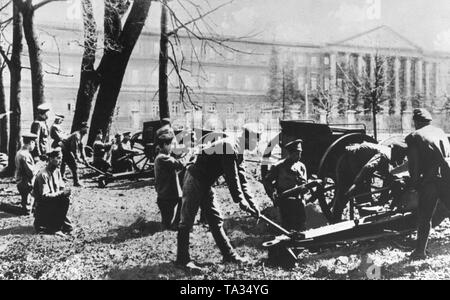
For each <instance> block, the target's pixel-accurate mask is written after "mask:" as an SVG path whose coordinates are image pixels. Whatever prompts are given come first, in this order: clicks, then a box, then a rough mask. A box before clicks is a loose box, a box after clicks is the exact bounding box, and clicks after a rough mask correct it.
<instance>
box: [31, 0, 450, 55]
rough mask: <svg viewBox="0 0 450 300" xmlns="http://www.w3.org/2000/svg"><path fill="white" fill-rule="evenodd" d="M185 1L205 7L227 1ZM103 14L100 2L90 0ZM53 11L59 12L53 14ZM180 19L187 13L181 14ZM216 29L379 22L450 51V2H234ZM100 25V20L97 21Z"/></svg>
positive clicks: (291, 29)
mask: <svg viewBox="0 0 450 300" xmlns="http://www.w3.org/2000/svg"><path fill="white" fill-rule="evenodd" d="M79 1H80V0H68V1H67V3H52V4H49V5H48V6H47V7H45V8H43V9H42V10H41V11H38V13H37V20H38V21H39V20H41V21H42V20H46V21H47V20H51V21H55V22H60V21H63V22H80V10H79V5H80V4H79ZM189 1H194V2H195V3H197V4H198V5H199V6H200V7H201V9H202V10H203V11H208V10H209V9H210V8H214V7H216V6H218V5H220V4H223V3H228V2H230V0H171V1H170V6H171V7H173V8H174V10H176V11H178V12H182V11H183V10H182V9H181V5H180V3H183V4H184V5H185V7H191V9H190V11H191V12H193V10H192V8H193V7H192V5H191V4H189ZM93 2H94V4H95V7H96V10H97V11H98V12H97V16H98V17H101V13H100V12H101V7H102V0H93ZM55 12H57V13H55ZM159 15H160V6H159V5H158V4H157V3H153V4H152V7H151V12H150V17H149V19H148V21H147V27H148V28H152V29H157V28H158V25H159ZM180 18H181V19H183V20H188V19H189V16H188V15H187V14H185V13H180ZM207 21H208V23H209V24H211V25H212V26H213V27H214V28H215V31H216V32H218V33H221V34H226V35H234V36H254V37H255V38H259V39H264V40H269V41H289V42H298V43H301V42H308V43H317V44H322V43H327V42H334V41H339V40H342V39H345V38H346V37H349V36H352V35H354V34H358V33H360V32H363V31H365V30H369V29H372V28H375V27H376V26H379V25H388V26H390V27H391V28H392V29H394V30H395V31H397V32H398V33H400V34H401V35H403V36H404V37H406V38H407V39H409V40H411V41H412V42H414V43H416V44H418V45H420V46H421V47H423V48H424V49H426V50H441V51H448V52H450V1H448V0H432V1H430V0H234V1H232V3H231V4H229V5H227V6H225V7H223V8H221V9H220V10H218V11H217V12H215V13H214V14H212V15H210V16H209V17H208V19H207ZM99 23H100V24H101V22H99Z"/></svg>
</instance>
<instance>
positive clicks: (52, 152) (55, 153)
mask: <svg viewBox="0 0 450 300" xmlns="http://www.w3.org/2000/svg"><path fill="white" fill-rule="evenodd" d="M61 153H62V150H61V147H57V148H53V149H50V151H49V152H47V154H46V155H47V156H48V157H49V158H55V157H57V156H58V155H60V154H61Z"/></svg>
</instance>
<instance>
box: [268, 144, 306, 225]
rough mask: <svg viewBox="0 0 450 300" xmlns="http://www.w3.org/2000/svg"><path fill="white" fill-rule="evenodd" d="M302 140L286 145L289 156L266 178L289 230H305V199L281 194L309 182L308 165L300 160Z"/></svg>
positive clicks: (271, 194)
mask: <svg viewBox="0 0 450 300" xmlns="http://www.w3.org/2000/svg"><path fill="white" fill-rule="evenodd" d="M302 143H303V141H302V140H296V141H293V142H290V143H289V144H287V145H286V146H285V148H286V150H287V152H288V156H287V158H286V159H283V160H281V161H280V162H278V163H277V164H275V165H274V166H273V167H272V168H271V169H270V171H269V172H268V174H267V176H266V178H264V187H265V188H266V190H267V191H268V193H269V195H270V196H271V197H272V200H273V201H274V204H275V205H276V206H278V208H279V210H280V215H281V221H282V225H283V227H284V228H286V229H287V230H294V231H304V230H305V222H306V216H305V205H304V203H303V199H302V198H301V197H299V196H296V197H294V196H293V197H282V196H281V195H282V194H283V193H284V192H286V191H288V190H291V189H293V188H296V187H299V186H302V185H304V184H306V183H307V180H308V177H307V172H306V167H305V165H304V164H303V163H301V162H300V159H301V157H302V151H303V148H302Z"/></svg>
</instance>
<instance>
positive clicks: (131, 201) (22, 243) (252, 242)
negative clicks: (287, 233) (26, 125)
mask: <svg viewBox="0 0 450 300" xmlns="http://www.w3.org/2000/svg"><path fill="white" fill-rule="evenodd" d="M252 186H253V190H254V191H255V193H256V197H257V201H258V203H259V204H260V205H261V206H262V207H264V208H267V207H270V205H271V203H270V200H269V199H268V198H267V197H266V196H265V194H264V192H263V188H262V185H261V184H260V183H258V182H256V181H252ZM14 194H15V186H14V184H13V183H12V181H11V179H9V180H8V179H2V180H0V202H2V203H10V204H11V203H16V202H18V201H19V197H18V195H14ZM73 194H74V197H73V201H72V205H71V208H70V212H69V217H70V219H71V220H72V222H73V224H74V225H75V228H76V230H75V232H74V235H73V237H69V238H60V237H56V236H46V235H36V234H35V233H34V230H33V227H32V223H33V218H32V217H18V216H14V215H11V214H7V213H3V212H0V279H220V280H222V279H276V280H278V279H292V280H298V279H321V280H323V279H444V278H447V279H449V278H450V247H449V246H450V223H449V222H448V221H446V222H445V223H443V225H442V226H441V227H439V228H437V229H436V230H435V231H433V233H432V236H431V241H430V245H429V251H430V254H431V256H430V258H429V259H427V260H425V261H421V262H410V261H409V260H408V259H407V255H408V254H409V252H410V250H411V247H412V246H413V245H414V238H415V236H409V237H404V238H398V239H395V240H386V241H378V242H370V243H364V244H351V245H345V246H340V247H335V248H333V249H330V250H326V251H322V252H320V253H309V252H305V253H303V254H302V255H301V259H300V260H299V263H298V265H297V266H296V267H295V268H293V269H289V270H287V269H283V268H280V267H276V266H271V265H270V264H268V260H267V253H266V251H265V250H264V249H263V248H262V243H263V242H265V241H268V240H271V239H272V238H273V237H274V233H273V232H271V231H270V230H269V229H268V228H267V227H266V226H265V225H264V224H256V221H255V220H254V219H252V218H250V217H248V216H246V214H244V213H242V212H241V211H239V208H238V206H237V205H236V204H234V203H232V201H231V199H230V195H229V192H228V190H227V188H226V186H219V187H217V188H216V194H217V197H218V198H219V199H220V204H221V208H222V210H223V213H224V216H225V219H226V230H227V232H228V233H229V237H230V238H231V240H232V242H233V243H234V245H235V246H236V247H237V249H238V251H239V253H240V254H242V255H244V256H247V257H249V258H251V259H252V261H253V263H254V264H253V265H252V266H245V267H239V266H234V265H222V264H220V262H221V255H220V254H219V252H218V249H217V248H216V247H215V244H214V241H213V239H212V236H211V235H210V233H209V232H208V229H207V227H205V226H202V225H197V226H195V228H194V230H193V233H192V234H191V254H192V257H193V258H194V259H196V260H197V261H198V262H201V263H203V264H204V265H205V267H206V269H207V271H206V272H205V273H204V274H203V275H201V276H190V275H189V274H186V273H185V272H184V271H181V270H178V269H176V268H175V267H174V266H173V261H174V259H175V255H176V233H175V232H169V231H162V230H161V226H160V223H159V220H160V216H159V212H158V208H157V205H156V194H155V190H154V187H153V181H152V180H151V179H145V180H144V179H142V180H134V181H120V182H115V183H112V184H110V185H109V186H108V188H106V189H99V188H98V187H97V184H96V183H94V182H92V181H90V180H87V179H86V180H85V187H84V188H81V189H77V188H74V189H73ZM267 212H268V213H269V215H273V212H272V213H270V209H269V211H267Z"/></svg>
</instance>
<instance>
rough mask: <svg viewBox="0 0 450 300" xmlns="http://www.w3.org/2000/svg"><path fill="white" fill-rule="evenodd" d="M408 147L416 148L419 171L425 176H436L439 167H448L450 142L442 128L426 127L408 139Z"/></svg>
mask: <svg viewBox="0 0 450 300" xmlns="http://www.w3.org/2000/svg"><path fill="white" fill-rule="evenodd" d="M406 142H407V144H408V147H415V148H416V149H417V151H418V155H419V157H420V159H419V160H418V163H419V166H418V167H419V171H420V172H421V174H423V175H425V174H426V175H431V176H432V175H436V173H437V172H438V169H439V167H441V166H445V165H447V166H448V163H447V162H446V160H448V159H449V158H450V142H449V140H448V137H447V135H446V134H445V133H444V131H443V130H442V129H440V128H437V127H434V126H431V125H429V126H425V127H423V128H421V129H419V130H417V131H415V132H413V133H412V134H410V135H409V136H408V137H406Z"/></svg>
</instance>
